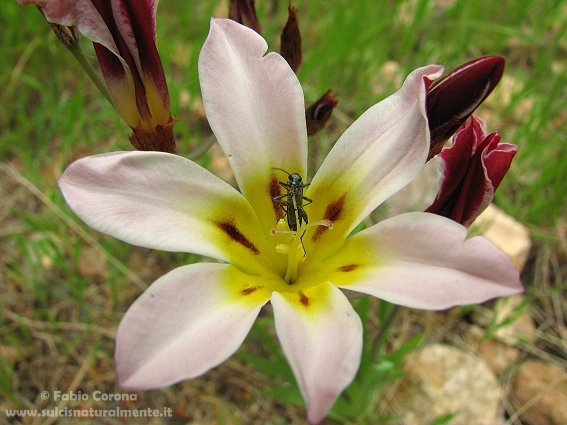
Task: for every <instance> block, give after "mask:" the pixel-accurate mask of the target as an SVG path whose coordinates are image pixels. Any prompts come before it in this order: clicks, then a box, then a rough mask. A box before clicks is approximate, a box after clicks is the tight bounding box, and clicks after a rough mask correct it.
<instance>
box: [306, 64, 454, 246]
mask: <svg viewBox="0 0 567 425" xmlns="http://www.w3.org/2000/svg"><path fill="white" fill-rule="evenodd" d="M442 70H443V68H442V67H440V66H436V65H430V66H427V67H424V68H419V69H417V70H415V71H414V72H412V73H411V74H410V75H409V76H408V77H407V79H406V81H405V82H404V85H403V87H402V88H401V89H400V90H399V91H398V92H396V93H394V94H393V95H392V96H390V97H388V98H387V99H385V100H383V101H382V102H380V103H378V104H376V105H374V106H373V107H371V108H370V109H369V110H367V111H366V112H365V113H364V114H363V115H362V116H361V117H360V118H359V119H358V120H356V121H355V122H354V124H352V125H351V126H350V127H349V128H348V129H347V131H346V132H345V133H344V134H343V135H342V136H341V138H340V139H339V140H338V141H337V143H336V144H335V146H334V147H333V149H332V150H331V152H330V153H329V155H328V156H327V158H326V159H325V161H324V162H323V165H322V166H321V168H320V169H319V171H318V172H317V174H316V175H315V177H314V178H313V181H312V182H311V186H310V187H309V189H308V190H307V193H306V195H307V196H308V197H309V198H311V199H313V203H312V204H311V205H310V206H309V217H310V219H312V220H319V219H322V218H325V219H328V220H331V221H332V222H333V230H332V231H328V232H325V235H322V237H316V236H317V235H315V237H313V238H312V240H313V242H321V247H323V245H326V246H325V248H326V251H327V252H332V250H333V249H334V250H336V249H338V247H339V246H340V244H342V240H343V239H344V238H345V237H346V236H347V235H348V234H349V233H350V231H351V230H352V229H353V228H354V227H355V226H356V225H357V224H358V223H359V222H360V220H362V219H363V218H364V217H365V216H367V215H368V214H369V213H370V212H371V211H372V210H374V209H375V208H376V207H377V206H378V205H380V204H381V203H382V202H383V201H384V200H385V199H386V198H388V197H389V196H390V195H392V194H394V193H395V192H397V191H398V190H400V189H401V188H402V187H404V186H405V185H407V184H408V183H409V182H411V181H412V180H413V179H414V178H415V177H416V176H417V175H418V174H419V172H420V171H421V169H422V168H423V166H424V164H425V159H426V157H427V153H428V151H429V129H428V126H427V116H426V113H425V94H426V85H425V82H424V79H425V78H426V77H428V78H435V77H437V76H438V75H440V74H441V72H442ZM331 238H332V239H333V240H334V241H336V244H335V245H334V248H332V247H331V244H332V242H331V241H330V239H331ZM323 242H325V243H324V244H323ZM308 249H309V248H308ZM327 252H326V253H327ZM319 253H320V250H319V249H318V252H317V255H319ZM326 253H325V254H326Z"/></svg>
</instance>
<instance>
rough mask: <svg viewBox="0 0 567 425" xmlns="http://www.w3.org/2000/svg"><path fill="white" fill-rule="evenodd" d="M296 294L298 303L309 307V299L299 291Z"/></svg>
mask: <svg viewBox="0 0 567 425" xmlns="http://www.w3.org/2000/svg"><path fill="white" fill-rule="evenodd" d="M298 294H299V302H300V303H301V304H303V305H304V306H305V307H307V306H309V298H307V296H306V295H305V294H304V293H303V292H301V291H298Z"/></svg>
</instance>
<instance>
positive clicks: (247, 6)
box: [228, 0, 262, 34]
mask: <svg viewBox="0 0 567 425" xmlns="http://www.w3.org/2000/svg"><path fill="white" fill-rule="evenodd" d="M255 3H256V2H255V0H230V1H229V12H228V17H229V18H230V19H232V20H233V21H236V22H238V23H239V24H242V25H244V26H247V27H248V28H252V29H253V30H254V31H256V32H257V33H258V34H262V29H261V28H260V23H259V22H258V17H257V16H256V4H255Z"/></svg>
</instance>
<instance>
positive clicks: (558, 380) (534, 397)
mask: <svg viewBox="0 0 567 425" xmlns="http://www.w3.org/2000/svg"><path fill="white" fill-rule="evenodd" d="M510 399H511V402H512V405H513V406H514V408H515V410H516V411H517V412H518V414H519V417H520V419H521V420H522V423H525V424H526V425H567V372H565V371H564V370H563V369H561V368H559V367H557V366H554V365H551V364H548V363H544V362H542V361H539V360H530V361H527V362H525V363H524V364H522V365H521V366H520V369H519V370H518V373H517V374H516V376H515V377H514V379H513V381H512V389H511V393H510Z"/></svg>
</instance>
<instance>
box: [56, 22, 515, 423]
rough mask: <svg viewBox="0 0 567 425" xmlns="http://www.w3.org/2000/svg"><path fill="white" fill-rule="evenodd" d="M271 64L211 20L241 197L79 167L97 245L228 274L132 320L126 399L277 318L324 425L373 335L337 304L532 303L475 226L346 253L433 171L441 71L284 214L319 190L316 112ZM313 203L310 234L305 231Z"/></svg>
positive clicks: (128, 166) (173, 172)
mask: <svg viewBox="0 0 567 425" xmlns="http://www.w3.org/2000/svg"><path fill="white" fill-rule="evenodd" d="M266 50H267V44H266V42H265V41H264V39H263V38H262V37H261V36H259V35H258V34H257V33H256V32H254V31H252V30H250V29H249V28H246V27H244V26H242V25H239V24H237V23H235V22H233V21H231V20H224V19H213V20H212V21H211V30H210V34H209V36H208V38H207V40H206V42H205V44H204V46H203V49H202V51H201V55H200V58H199V76H200V82H201V89H202V95H203V103H204V106H205V110H206V113H207V117H208V119H209V122H210V125H211V128H212V130H213V132H214V133H215V135H216V137H217V140H218V141H219V143H220V145H221V146H222V148H223V150H224V152H225V153H226V155H227V157H228V159H229V162H230V165H231V167H232V169H233V171H234V175H235V177H236V180H237V182H238V186H239V188H240V191H237V190H236V189H234V188H233V187H231V186H230V185H228V184H227V183H225V182H223V181H222V180H220V179H219V178H217V177H215V176H214V175H212V174H211V173H210V172H209V171H207V170H205V169H204V168H202V167H200V166H199V165H197V164H195V163H194V162H192V161H189V160H187V159H185V158H182V157H180V156H175V155H170V154H166V153H158V152H129V153H124V152H121V153H110V154H103V155H98V156H93V157H87V158H83V159H80V160H78V161H76V162H74V163H73V164H71V165H70V166H69V168H68V169H67V170H66V171H65V173H64V174H63V175H62V176H61V178H60V180H59V185H60V187H61V190H62V192H63V194H64V196H65V198H66V200H67V202H68V203H69V205H70V206H71V208H72V209H73V210H74V211H75V212H76V213H77V214H78V215H79V217H80V218H81V219H82V220H84V221H85V222H86V223H87V224H88V225H90V226H91V227H93V228H95V229H98V230H99V231H101V232H104V233H107V234H110V235H112V236H114V237H117V238H119V239H122V240H124V241H126V242H129V243H132V244H135V245H140V246H144V247H149V248H154V249H160V250H167V251H184V252H192V253H196V254H200V255H203V256H207V257H212V258H214V259H216V260H220V263H219V262H213V263H197V264H190V265H186V266H182V267H179V268H177V269H174V270H172V271H171V272H169V273H168V274H166V275H164V276H163V277H161V278H159V279H158V280H157V281H156V282H154V283H153V284H152V285H151V286H150V287H149V288H148V289H147V290H146V291H145V293H144V294H143V295H142V296H140V298H139V299H138V300H137V301H136V302H135V303H134V304H133V305H132V306H131V307H130V309H129V310H128V312H127V313H126V315H125V316H124V318H123V320H122V322H121V323H120V326H119V328H118V334H117V341H116V368H117V374H118V380H119V384H120V385H121V386H122V387H125V388H132V389H150V388H158V387H163V386H166V385H170V384H173V383H175V382H178V381H181V380H184V379H190V378H194V377H197V376H199V375H202V374H204V373H205V372H206V371H208V370H209V369H211V368H212V367H215V366H217V365H218V364H220V363H221V362H223V361H224V360H226V359H227V358H228V357H229V356H231V355H232V354H233V353H234V352H235V351H236V350H237V349H238V347H239V346H240V345H241V344H242V342H243V340H244V338H245V337H246V335H247V334H248V332H249V330H250V328H251V326H252V324H253V322H254V321H255V319H256V317H257V316H258V313H259V312H260V309H261V308H262V306H264V305H265V304H267V303H271V305H272V307H273V311H274V316H275V327H276V332H277V336H278V339H279V341H280V343H281V346H282V349H283V352H284V354H285V355H286V357H287V359H288V360H289V362H290V365H291V368H292V370H293V373H294V375H295V377H296V379H297V381H298V384H299V387H300V389H301V392H302V394H303V396H304V398H305V400H306V404H307V416H308V420H309V421H310V422H311V423H317V422H319V421H321V420H322V419H323V418H324V417H325V415H326V412H327V411H328V410H329V408H330V407H331V405H332V404H333V403H334V401H335V399H336V398H337V396H338V395H339V394H340V392H341V391H342V390H343V389H344V388H345V387H346V386H347V385H348V384H349V383H350V382H351V381H352V379H353V377H354V376H355V374H356V371H357V369H358V366H359V362H360V356H361V350H362V324H361V321H360V318H359V317H358V315H357V314H356V312H355V311H354V309H353V308H352V306H351V304H350V303H349V301H348V299H347V298H346V296H345V295H344V294H343V292H342V289H348V290H350V291H356V292H360V293H364V294H370V295H373V296H376V297H379V298H382V299H385V300H388V301H390V302H392V303H396V304H400V305H404V306H409V307H415V308H422V309H446V308H449V307H452V306H455V305H463V304H472V303H479V302H483V301H485V300H488V299H491V298H494V297H501V296H508V295H512V294H517V293H519V292H521V291H522V286H521V284H520V281H519V277H518V273H517V272H516V271H515V269H514V267H513V266H512V264H511V262H510V261H509V260H508V258H507V257H506V256H505V255H504V254H503V253H502V252H501V251H500V250H498V249H497V248H496V247H495V246H494V245H492V244H491V243H490V242H489V241H488V240H486V239H484V238H482V237H474V238H472V239H468V240H467V239H466V236H467V231H466V229H465V228H464V227H463V226H461V225H459V224H457V223H455V222H454V221H451V220H449V219H447V218H444V217H441V216H438V215H435V214H428V213H422V212H416V213H407V214H402V215H400V216H397V217H394V218H391V219H387V220H384V221H382V222H380V223H378V224H376V225H374V226H372V227H369V228H367V229H365V230H363V231H361V232H359V233H357V234H355V235H354V236H349V234H350V233H351V231H352V230H353V229H354V228H355V227H356V226H357V224H358V223H359V222H360V221H361V220H362V219H363V218H364V217H365V216H366V215H368V214H369V213H370V212H371V211H373V210H374V209H375V208H376V207H377V206H378V205H380V203H382V202H383V201H384V200H385V199H386V198H388V197H389V196H390V195H391V194H393V193H395V192H396V191H398V190H399V189H400V188H402V187H403V186H404V185H406V184H407V183H409V182H410V181H411V180H412V179H413V178H414V177H415V176H416V175H417V174H418V173H419V171H420V170H421V168H422V167H423V165H424V163H425V161H426V157H427V153H428V151H429V130H428V124H427V115H426V111H425V96H426V84H425V81H424V79H432V78H437V77H439V76H440V75H441V72H442V68H441V67H440V66H435V65H430V66H426V67H423V68H419V69H417V70H415V71H414V72H412V73H411V74H410V75H409V76H408V78H407V79H406V81H405V83H404V85H403V87H402V88H401V89H400V90H399V91H398V92H396V93H395V94H393V95H392V96H390V97H388V98H387V99H385V100H384V101H382V102H380V103H378V104H376V105H374V106H373V107H371V108H370V109H369V110H368V111H366V112H365V113H364V114H363V115H362V116H361V117H360V118H359V119H358V120H357V121H356V122H355V123H354V124H353V125H352V126H351V127H350V128H349V129H348V130H347V131H346V132H345V133H344V134H343V135H342V137H341V138H340V139H339V140H338V141H337V143H336V144H335V146H334V147H333V149H332V150H331V152H330V153H329V155H328V156H327V158H326V159H325V161H324V163H323V165H322V166H321V168H320V169H319V171H318V172H317V174H316V175H315V176H314V177H313V180H312V181H311V184H310V185H309V186H308V187H305V188H304V193H303V195H304V196H307V197H309V198H310V199H311V200H312V201H313V202H312V203H311V204H309V205H307V204H308V202H307V201H306V200H301V199H300V200H299V202H291V201H290V202H289V203H288V202H287V198H286V197H283V198H282V199H284V204H283V207H284V208H282V203H281V202H277V201H274V200H273V199H274V198H276V197H278V196H281V195H285V194H286V190H285V189H284V187H283V186H282V185H281V184H280V181H281V180H283V181H284V184H286V185H287V183H285V182H286V181H287V180H286V179H288V175H286V173H285V172H283V171H281V170H285V171H286V172H289V173H298V174H299V175H300V176H302V177H305V176H306V171H307V133H306V124H305V107H304V99H303V93H302V89H301V86H300V84H299V82H298V80H297V78H296V76H295V74H294V72H293V71H292V70H291V68H290V67H289V66H288V65H287V63H286V62H285V60H284V59H283V58H282V57H281V56H280V55H278V54H276V53H269V54H265V52H266ZM303 184H305V181H303ZM288 187H289V186H288ZM294 199H296V198H294ZM296 201H297V199H296ZM300 203H301V204H305V205H304V206H303V209H304V211H305V213H306V214H307V215H308V218H306V217H302V216H301V215H299V213H298V211H297V210H298V209H299V208H300V207H301V205H300ZM284 210H287V214H295V223H296V224H298V227H297V231H293V230H290V229H288V227H287V217H284V215H285V213H284ZM300 217H302V218H304V219H302V218H300ZM307 221H309V222H308V223H307Z"/></svg>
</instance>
